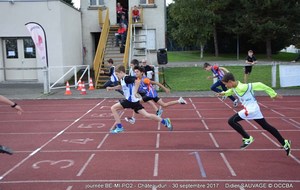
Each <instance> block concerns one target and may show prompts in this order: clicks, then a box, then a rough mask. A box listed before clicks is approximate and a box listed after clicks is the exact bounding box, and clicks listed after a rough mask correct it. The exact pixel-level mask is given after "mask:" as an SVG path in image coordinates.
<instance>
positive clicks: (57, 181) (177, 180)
mask: <svg viewBox="0 0 300 190" xmlns="http://www.w3.org/2000/svg"><path fill="white" fill-rule="evenodd" d="M139 182H141V183H160V182H164V183H172V182H178V183H179V182H185V183H190V182H220V183H229V182H231V183H284V184H285V183H300V180H292V179H277V180H275V179H274V180H273V179H270V180H267V179H265V180H264V179H248V180H247V179H161V180H151V179H129V180H126V179H124V180H120V179H108V180H101V179H99V180H97V179H95V180H92V179H91V180H26V181H3V182H1V184H21V183H24V184H29V183H139Z"/></svg>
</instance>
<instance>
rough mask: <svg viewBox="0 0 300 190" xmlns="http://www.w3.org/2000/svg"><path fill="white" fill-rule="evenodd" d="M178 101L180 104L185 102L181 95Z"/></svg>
mask: <svg viewBox="0 0 300 190" xmlns="http://www.w3.org/2000/svg"><path fill="white" fill-rule="evenodd" d="M178 102H179V103H180V104H187V102H186V101H185V100H184V99H183V98H182V97H180V98H179V99H178Z"/></svg>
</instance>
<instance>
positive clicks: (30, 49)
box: [23, 38, 36, 58]
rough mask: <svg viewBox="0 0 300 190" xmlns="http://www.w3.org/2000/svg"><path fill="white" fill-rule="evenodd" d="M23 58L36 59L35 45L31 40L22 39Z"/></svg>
mask: <svg viewBox="0 0 300 190" xmlns="http://www.w3.org/2000/svg"><path fill="white" fill-rule="evenodd" d="M23 44H24V58H36V56H35V45H34V43H33V41H32V39H31V38H24V39H23Z"/></svg>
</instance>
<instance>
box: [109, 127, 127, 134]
mask: <svg viewBox="0 0 300 190" xmlns="http://www.w3.org/2000/svg"><path fill="white" fill-rule="evenodd" d="M123 131H124V128H123V127H116V128H114V129H112V130H110V133H112V134H117V133H122V132H123Z"/></svg>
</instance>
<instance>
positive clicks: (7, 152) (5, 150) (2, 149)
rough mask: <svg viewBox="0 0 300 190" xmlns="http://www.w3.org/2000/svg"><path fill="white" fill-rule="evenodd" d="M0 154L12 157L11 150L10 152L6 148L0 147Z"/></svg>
mask: <svg viewBox="0 0 300 190" xmlns="http://www.w3.org/2000/svg"><path fill="white" fill-rule="evenodd" d="M0 153H3V154H9V155H12V154H13V150H11V149H10V148H8V147H6V146H2V145H0Z"/></svg>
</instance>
